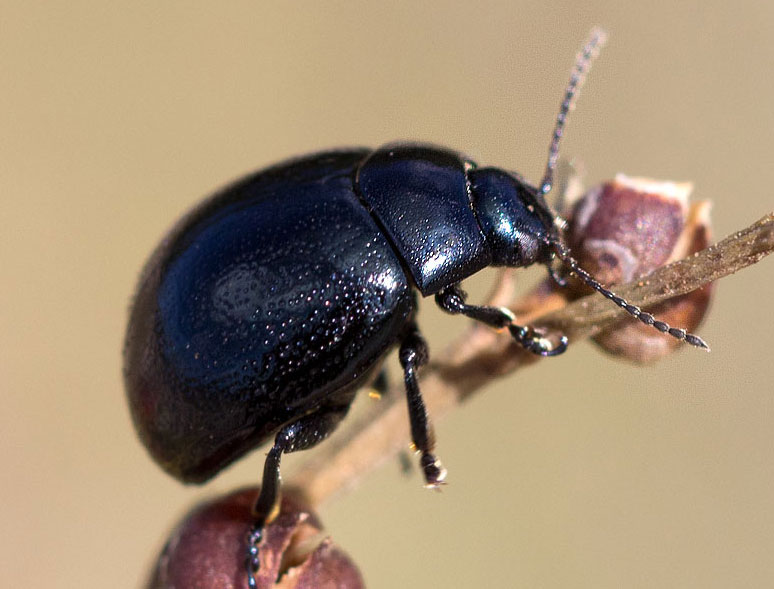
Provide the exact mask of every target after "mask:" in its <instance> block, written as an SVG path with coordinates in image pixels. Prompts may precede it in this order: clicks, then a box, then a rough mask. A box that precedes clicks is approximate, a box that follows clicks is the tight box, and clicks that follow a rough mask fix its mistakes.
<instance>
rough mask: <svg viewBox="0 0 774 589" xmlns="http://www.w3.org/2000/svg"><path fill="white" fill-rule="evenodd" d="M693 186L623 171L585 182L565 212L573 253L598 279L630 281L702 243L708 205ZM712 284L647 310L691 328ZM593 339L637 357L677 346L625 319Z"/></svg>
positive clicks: (663, 352)
mask: <svg viewBox="0 0 774 589" xmlns="http://www.w3.org/2000/svg"><path fill="white" fill-rule="evenodd" d="M692 189H693V187H692V185H691V184H688V183H674V182H660V181H655V180H650V179H645V178H630V177H627V176H624V175H623V174H619V175H617V176H616V178H615V180H613V181H610V182H606V183H604V184H602V185H601V186H597V187H595V188H592V189H590V190H589V191H587V192H586V193H585V194H584V195H583V196H582V197H581V198H580V199H579V200H578V201H577V202H576V203H575V205H574V207H573V208H572V210H571V213H570V215H569V219H568V223H569V224H568V231H567V242H568V245H569V246H570V248H571V250H572V252H573V255H574V256H575V257H576V258H577V259H578V260H579V261H580V263H581V265H582V266H583V267H585V268H586V269H587V270H588V271H589V272H591V274H593V275H594V276H595V277H596V278H598V279H599V280H600V281H601V282H603V283H605V284H607V285H612V284H616V283H625V282H631V281H633V280H636V279H637V278H641V277H643V276H645V275H647V274H649V273H650V272H652V271H653V270H655V269H656V268H658V267H659V266H663V265H665V264H668V263H670V262H672V261H674V260H679V259H681V258H684V257H686V256H688V255H691V254H693V253H695V252H697V251H699V250H701V249H704V248H705V247H707V246H708V245H709V241H710V219H709V210H710V205H709V203H708V202H706V201H702V202H695V203H689V202H688V198H689V196H690V193H691V190H692ZM711 291H712V286H711V285H708V286H706V287H704V288H702V289H700V290H697V291H694V292H692V293H689V294H686V295H683V296H679V297H675V298H674V299H671V300H669V301H666V302H664V303H662V304H660V305H657V306H655V307H653V308H652V309H648V310H649V311H650V312H651V313H653V314H654V315H656V316H657V317H658V318H659V319H661V320H663V321H666V322H667V323H669V324H671V325H677V326H680V327H683V328H685V329H687V330H688V331H693V330H695V329H696V327H698V325H699V324H700V323H701V320H702V319H703V318H704V315H705V313H706V312H707V309H708V307H709V301H710V297H711ZM575 296H577V291H576V295H575ZM594 341H595V342H596V343H597V344H598V345H599V346H600V347H602V349H604V350H605V351H607V352H609V353H611V354H613V355H615V356H618V357H622V358H626V359H628V360H631V361H633V362H637V363H648V362H653V361H655V360H658V359H659V358H661V357H663V356H665V355H666V354H668V353H669V352H671V351H672V350H674V349H675V348H677V347H678V346H679V345H680V342H678V341H677V340H675V339H673V338H668V337H664V336H662V335H660V334H658V333H657V332H655V331H654V330H653V329H650V328H648V327H647V326H645V325H642V324H640V323H636V322H633V321H627V320H625V319H624V320H622V321H620V322H618V323H616V324H615V325H613V326H611V327H610V328H608V329H606V330H605V331H604V332H602V333H601V334H599V335H597V336H596V337H595V338H594Z"/></svg>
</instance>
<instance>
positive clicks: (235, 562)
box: [147, 487, 365, 589]
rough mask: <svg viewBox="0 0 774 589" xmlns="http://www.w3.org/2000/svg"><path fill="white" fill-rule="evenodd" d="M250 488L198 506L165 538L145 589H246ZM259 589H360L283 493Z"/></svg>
mask: <svg viewBox="0 0 774 589" xmlns="http://www.w3.org/2000/svg"><path fill="white" fill-rule="evenodd" d="M257 496H258V490H257V489H256V488H255V487H251V488H248V489H243V490H240V491H235V492H233V493H230V494H228V495H224V496H222V497H218V498H216V499H214V500H211V501H207V502H204V503H201V504H199V505H198V506H196V507H195V508H194V509H193V510H191V511H190V512H189V513H188V514H187V515H186V516H185V518H184V519H183V521H182V522H181V523H180V524H179V525H178V526H177V527H176V528H175V530H174V531H173V532H172V534H171V535H170V538H169V540H168V541H167V544H166V546H165V547H164V549H163V551H162V553H161V554H160V555H159V557H158V559H157V561H156V566H155V569H154V571H153V574H152V576H151V580H150V581H149V583H148V585H147V586H148V587H149V589H171V588H173V587H174V588H183V587H185V588H191V589H243V588H244V589H247V575H246V569H245V556H246V551H247V535H248V532H249V530H250V527H251V524H252V515H251V510H252V506H253V504H254V503H255V500H256V498H257ZM259 555H260V559H261V566H260V569H259V571H258V573H257V574H256V582H257V586H258V587H259V589H269V588H277V589H280V588H281V589H362V588H363V587H365V584H364V582H363V579H362V577H361V575H360V572H359V571H358V569H357V567H356V566H355V564H354V563H353V562H352V560H351V559H350V558H349V557H348V556H347V555H346V554H345V553H344V552H343V551H342V550H340V549H339V548H338V547H336V545H335V544H333V542H332V541H331V539H330V538H326V537H324V536H323V535H322V529H321V525H320V522H319V520H318V518H317V516H316V515H314V514H313V513H312V512H311V510H309V509H307V508H306V507H304V505H303V503H302V502H301V501H300V500H299V498H298V496H296V495H294V494H293V493H292V491H286V492H285V494H284V497H283V499H282V505H281V508H280V513H279V515H277V517H276V518H275V519H274V521H273V522H272V523H270V524H269V525H268V526H266V528H265V530H264V540H263V541H262V542H261V545H260V552H259Z"/></svg>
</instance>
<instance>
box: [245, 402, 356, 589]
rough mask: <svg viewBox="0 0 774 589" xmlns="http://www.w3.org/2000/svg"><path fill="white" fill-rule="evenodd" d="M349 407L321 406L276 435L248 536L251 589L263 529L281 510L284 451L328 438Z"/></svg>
mask: <svg viewBox="0 0 774 589" xmlns="http://www.w3.org/2000/svg"><path fill="white" fill-rule="evenodd" d="M348 410H349V405H348V404H346V405H343V406H336V407H333V408H330V407H326V408H322V409H320V410H318V411H316V412H315V413H311V414H309V415H305V416H304V417H302V418H301V419H299V420H297V421H294V422H293V423H291V424H289V425H286V426H284V427H283V428H282V429H281V430H280V431H279V432H278V433H277V435H276V437H275V438H274V444H273V445H272V447H271V448H270V449H269V452H268V454H267V455H266V461H265V462H264V465H263V479H262V481H261V492H260V495H259V496H258V500H257V501H256V503H255V506H254V507H253V515H254V517H255V519H254V522H253V526H252V528H251V529H250V532H249V534H248V537H247V541H248V553H247V561H246V565H247V581H248V586H249V587H250V589H255V588H256V587H257V583H256V579H255V574H256V572H257V571H258V569H259V565H260V560H259V553H258V546H259V544H260V542H261V540H262V539H263V531H264V528H265V527H266V525H268V524H270V523H271V522H272V520H274V518H275V517H277V514H278V513H279V509H280V500H281V498H282V494H281V481H282V479H281V477H280V462H281V458H282V454H283V453H290V452H295V451H297V450H306V449H307V448H311V447H312V446H315V445H316V444H317V443H319V442H321V441H323V440H324V439H325V438H327V437H328V436H329V435H330V434H331V432H333V430H334V429H336V426H337V425H338V424H339V422H340V421H341V420H342V419H343V418H344V416H345V415H346V414H347V411H348Z"/></svg>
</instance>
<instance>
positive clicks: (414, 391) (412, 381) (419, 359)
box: [399, 323, 446, 488]
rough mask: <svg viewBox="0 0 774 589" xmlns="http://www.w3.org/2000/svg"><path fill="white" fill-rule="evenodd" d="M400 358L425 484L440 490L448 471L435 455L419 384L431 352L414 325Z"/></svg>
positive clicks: (431, 430) (414, 437) (433, 442)
mask: <svg viewBox="0 0 774 589" xmlns="http://www.w3.org/2000/svg"><path fill="white" fill-rule="evenodd" d="M399 357H400V364H401V366H402V367H403V376H404V379H405V382H406V399H407V401H408V413H409V422H410V424H411V439H412V441H413V443H414V447H415V448H416V449H417V451H418V452H419V453H420V455H421V456H420V466H421V467H422V472H423V473H424V475H425V483H426V484H427V486H428V487H430V488H437V487H439V486H440V485H442V484H443V482H444V479H445V478H446V469H445V468H444V467H443V466H442V465H441V461H440V460H438V458H436V457H435V455H434V454H433V449H434V447H435V436H434V435H433V428H432V426H431V425H430V423H429V421H428V418H427V409H426V408H425V402H424V400H423V399H422V393H421V392H420V391H419V384H418V383H417V369H418V368H419V367H420V366H422V365H423V364H425V363H426V362H427V357H428V353H427V343H426V342H425V340H424V338H423V337H422V334H420V333H419V329H418V328H417V326H416V324H414V323H412V324H411V326H410V328H409V331H408V333H407V335H406V336H405V337H404V339H403V341H402V342H401V344H400V352H399Z"/></svg>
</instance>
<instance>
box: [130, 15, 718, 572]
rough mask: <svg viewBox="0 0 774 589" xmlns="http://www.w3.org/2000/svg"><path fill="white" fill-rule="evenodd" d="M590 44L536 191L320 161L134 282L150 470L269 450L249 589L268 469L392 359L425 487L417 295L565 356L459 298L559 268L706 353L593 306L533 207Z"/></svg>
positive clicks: (543, 210) (476, 173)
mask: <svg viewBox="0 0 774 589" xmlns="http://www.w3.org/2000/svg"><path fill="white" fill-rule="evenodd" d="M603 40H604V33H602V32H601V31H598V30H595V31H594V32H592V35H591V37H590V39H589V40H588V42H587V43H586V45H585V46H584V48H583V49H582V51H581V53H580V54H579V56H578V58H577V61H576V64H575V67H574V69H573V72H572V75H571V78H570V82H569V85H568V87H567V90H566V92H565V95H564V99H563V101H562V104H561V108H560V111H559V114H558V116H557V121H556V126H555V128H554V132H553V136H552V139H551V142H550V147H549V157H548V163H547V165H546V171H545V175H544V178H543V180H542V182H541V184H540V186H539V187H535V186H532V185H531V184H529V183H528V182H527V181H525V180H524V179H523V178H521V177H520V176H519V175H518V174H515V173H511V172H507V171H503V170H500V169H496V168H479V167H477V166H476V165H475V164H474V163H473V162H471V161H469V160H467V159H466V158H464V157H463V156H461V155H459V154H458V153H456V152H453V151H450V150H447V149H443V148H440V147H435V146H430V145H421V144H394V145H388V146H385V147H382V148H379V149H377V150H375V151H373V150H369V149H346V150H338V151H330V152H326V153H320V154H316V155H312V156H307V157H302V158H299V159H295V160H292V161H289V162H284V163H281V164H279V165H276V166H273V167H271V168H268V169H266V170H263V171H260V172H258V173H255V174H253V175H251V176H248V177H247V178H245V179H243V180H240V181H238V182H236V183H235V184H233V185H231V186H229V187H228V188H226V189H225V190H223V191H221V192H219V193H218V194H216V195H214V196H213V197H211V198H210V199H208V200H206V201H205V202H203V203H202V204H201V205H199V206H198V207H196V208H195V209H194V210H193V211H191V212H190V213H189V214H188V215H187V216H185V217H184V218H183V219H182V220H181V221H180V222H179V223H178V224H177V225H176V226H175V227H174V228H173V229H172V231H171V232H170V234H169V235H168V236H167V237H166V238H165V239H164V240H163V241H162V242H161V244H160V245H159V246H158V248H157V249H156V251H155V253H154V254H153V255H152V257H151V258H150V260H149V261H148V263H147V265H146V266H145V269H144V271H143V273H142V276H141V278H140V283H139V288H138V290H137V294H136V297H135V300H134V304H133V308H132V311H131V316H130V320H129V325H128V329H127V335H126V345H125V350H124V361H125V368H124V372H125V381H126V388H127V395H128V400H129V406H130V409H131V413H132V418H133V420H134V424H135V426H136V428H137V431H138V432H139V436H140V438H141V440H142V441H143V443H144V444H145V445H146V446H147V448H148V450H149V451H150V454H151V455H152V456H153V458H154V459H155V460H156V461H157V462H158V463H159V464H160V465H161V467H162V468H163V469H164V470H165V471H167V472H168V473H169V474H171V475H173V476H174V477H176V478H178V479H180V480H182V481H184V482H187V483H201V482H204V481H206V480H208V479H210V478H211V477H213V476H214V475H215V474H217V473H218V472H219V471H220V470H222V469H223V468H224V467H226V466H227V465H228V464H230V463H231V462H233V461H234V460H236V459H238V458H239V457H241V456H242V455H244V454H245V453H247V452H248V451H250V450H252V449H254V448H255V447H257V446H258V445H260V444H261V443H263V442H264V441H266V440H267V439H269V437H270V436H272V435H273V436H274V444H273V445H272V446H271V448H270V450H269V452H268V455H267V457H266V461H265V465H264V472H263V481H262V484H261V492H260V496H259V498H258V500H257V503H256V506H255V518H256V519H255V525H254V528H253V532H252V534H251V536H250V539H249V548H250V556H249V557H248V578H249V580H250V584H251V585H254V584H255V580H254V575H253V572H254V570H255V569H256V568H257V563H258V560H257V545H258V542H259V541H260V538H261V530H262V528H263V526H264V525H265V524H266V523H267V522H268V521H270V520H271V518H272V517H273V515H274V513H275V511H276V507H277V504H278V500H279V493H280V458H281V455H282V454H283V453H284V452H293V451H296V450H302V449H305V448H309V447H311V446H314V445H315V444H317V443H318V442H320V441H321V440H323V439H325V438H326V437H327V436H328V435H329V434H330V433H331V432H332V431H333V430H334V429H335V428H336V426H337V424H338V423H339V422H340V421H341V419H342V418H343V417H344V416H345V415H346V413H347V411H348V409H349V406H350V404H351V402H352V400H353V398H354V395H355V392H356V391H357V389H358V387H360V386H361V385H363V384H364V383H365V382H367V380H368V379H369V378H370V377H371V375H373V373H374V371H375V370H377V369H378V367H379V364H380V360H381V359H382V358H383V357H384V355H385V354H386V353H387V352H388V351H389V350H390V349H392V348H393V347H395V346H399V356H400V363H401V366H402V368H403V371H404V377H405V384H406V392H407V398H408V412H409V418H410V423H411V435H412V439H413V443H414V446H415V447H416V449H417V451H418V452H419V454H420V464H421V468H422V472H423V474H424V477H425V481H426V483H427V485H428V486H430V487H436V486H438V485H440V484H442V483H443V481H444V477H445V474H446V471H445V470H444V468H443V467H442V465H441V463H440V461H439V460H438V459H437V457H436V456H435V454H434V448H433V446H434V442H433V436H432V434H431V428H430V425H429V423H428V417H427V413H426V410H425V405H424V402H423V400H422V395H421V393H420V390H419V387H418V385H417V370H418V369H419V368H420V366H421V365H422V364H424V363H425V362H426V361H427V356H428V354H427V347H426V344H425V342H424V340H423V339H422V336H421V334H420V332H419V330H418V328H417V325H416V322H415V314H416V294H415V293H416V292H417V291H418V292H419V293H420V294H421V295H422V296H423V297H428V296H434V297H435V300H436V302H437V304H438V305H439V306H440V307H441V308H442V309H443V310H445V311H447V312H449V313H454V314H461V315H464V316H466V317H469V318H472V319H475V320H477V321H481V322H483V323H485V324H488V325H491V326H493V327H496V328H507V329H508V330H509V331H510V333H511V335H512V336H513V338H514V339H515V340H516V341H517V342H518V343H519V344H521V345H522V346H523V347H524V348H526V349H527V350H529V351H530V352H533V353H535V354H539V355H541V356H553V355H556V354H560V353H562V352H563V351H564V350H565V349H566V347H567V339H566V338H565V337H564V336H562V337H560V338H558V339H555V340H553V341H552V340H550V339H547V338H545V337H543V336H541V335H540V334H539V333H538V332H537V331H536V330H534V329H532V328H531V327H529V326H522V325H518V324H517V323H516V322H515V317H514V316H513V315H512V314H511V313H510V312H509V311H508V310H507V309H502V308H495V307H486V306H477V305H470V304H467V303H466V302H465V295H464V293H463V292H462V290H461V289H460V287H459V283H460V281H461V280H463V279H464V278H466V277H468V276H470V275H472V274H474V273H475V272H477V271H479V270H481V269H482V268H484V267H487V266H511V267H526V266H530V265H532V264H536V263H538V264H544V265H545V266H546V267H547V268H548V269H549V271H550V272H551V273H552V275H553V276H554V277H555V278H556V279H558V280H561V279H560V278H559V276H558V274H556V273H555V272H554V271H553V269H552V262H553V260H554V259H555V258H558V259H559V260H560V261H561V262H562V264H563V266H564V267H565V268H566V269H567V270H569V271H571V272H574V273H575V275H576V276H577V277H579V278H580V279H581V280H582V281H583V282H585V283H586V284H588V285H589V286H591V287H592V288H593V289H595V290H596V291H598V292H600V293H601V294H603V295H604V296H605V297H607V298H608V299H610V300H611V301H612V302H613V303H615V304H617V305H618V306H620V307H622V308H623V309H624V310H626V311H627V312H628V313H629V314H631V315H632V316H634V317H635V318H637V319H639V320H640V321H642V322H643V323H646V324H648V325H652V326H654V327H655V328H656V329H658V330H659V331H662V332H665V333H667V334H669V335H672V336H673V337H676V338H678V339H681V340H685V341H686V342H688V343H690V344H692V345H695V346H699V347H707V346H706V344H705V343H704V342H703V341H702V340H701V339H700V338H699V337H698V336H695V335H693V334H689V333H686V332H685V330H682V329H676V328H672V327H670V326H669V325H667V324H665V323H663V322H661V321H658V320H657V319H655V318H654V317H653V316H652V315H650V314H648V313H645V312H642V311H640V309H639V308H637V307H635V306H634V305H631V304H629V303H628V302H627V301H625V300H624V299H622V298H621V297H619V296H617V295H615V294H614V293H612V292H611V291H610V290H608V289H606V288H605V287H604V286H602V285H601V284H600V283H598V282H597V281H596V280H594V278H592V277H591V276H590V275H589V274H588V273H587V272H586V271H584V270H583V269H582V268H580V267H579V266H578V263H577V262H576V261H575V259H574V258H572V257H571V255H570V253H569V251H568V249H567V248H566V246H565V245H564V242H563V241H562V237H561V219H560V218H559V217H558V216H557V215H556V214H554V213H553V211H552V210H551V209H550V207H549V206H548V204H547V203H546V201H545V195H546V194H547V193H548V192H549V191H550V189H551V184H552V181H553V172H554V168H555V166H556V162H557V159H558V153H559V143H560V139H561V136H562V132H563V129H564V123H565V120H566V117H567V114H568V112H569V111H570V109H571V107H572V104H573V101H574V99H575V97H576V95H577V90H578V88H579V87H580V85H581V83H582V81H583V78H584V77H585V74H586V72H587V71H588V68H589V66H590V64H591V61H592V60H593V58H594V57H595V55H596V54H597V52H598V50H599V47H600V45H601V44H602V42H603Z"/></svg>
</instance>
